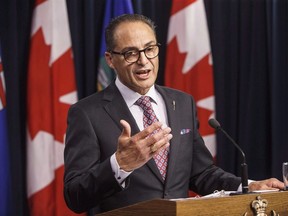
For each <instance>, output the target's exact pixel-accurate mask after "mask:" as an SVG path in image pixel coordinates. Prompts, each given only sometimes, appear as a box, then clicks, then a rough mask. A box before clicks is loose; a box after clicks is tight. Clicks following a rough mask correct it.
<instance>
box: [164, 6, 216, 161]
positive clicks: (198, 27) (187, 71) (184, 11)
mask: <svg viewBox="0 0 288 216" xmlns="http://www.w3.org/2000/svg"><path fill="white" fill-rule="evenodd" d="M165 68H166V69H165V85H166V86H169V87H173V88H176V89H179V90H182V91H185V92H187V93H189V94H191V95H193V97H194V99H195V101H196V106H197V111H198V118H199V122H200V129H199V131H200V134H201V135H202V136H203V139H204V141H205V144H206V146H207V147H208V149H209V150H210V152H211V153H212V155H213V156H214V157H215V156H216V136H215V132H214V130H213V129H212V128H210V127H209V126H208V120H209V118H211V117H213V116H214V113H215V102H214V101H215V98H214V83H213V70H212V57H211V49H210V41H209V33H208V26H207V21H206V13H205V7H204V2H203V0H173V2H172V10H171V17H170V20H169V29H168V39H167V53H166V65H165Z"/></svg>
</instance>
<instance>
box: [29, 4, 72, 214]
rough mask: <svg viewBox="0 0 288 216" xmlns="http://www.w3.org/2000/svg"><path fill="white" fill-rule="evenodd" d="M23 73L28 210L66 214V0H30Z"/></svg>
mask: <svg viewBox="0 0 288 216" xmlns="http://www.w3.org/2000/svg"><path fill="white" fill-rule="evenodd" d="M32 19H33V20H32V29H31V43H30V54H29V55H30V56H29V67H28V77H27V82H28V83H27V196H28V204H29V211H30V215H31V216H33V215H35V216H39V215H45V216H46V215H47V216H63V215H65V216H67V215H76V214H74V213H73V212H72V211H70V210H69V209H68V208H67V206H66V204H65V201H64V196H63V175H64V166H63V165H64V158H63V152H64V138H65V131H66V117H67V112H68V109H69V107H70V105H71V104H72V103H75V102H76V101H77V91H76V81H75V74H74V65H73V58H72V49H71V39H70V31H69V25H68V15H67V8H66V0H46V1H42V0H36V1H35V7H34V10H33V18H32Z"/></svg>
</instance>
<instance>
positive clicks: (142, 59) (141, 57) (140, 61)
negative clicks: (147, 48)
mask: <svg viewBox="0 0 288 216" xmlns="http://www.w3.org/2000/svg"><path fill="white" fill-rule="evenodd" d="M148 61H149V59H148V58H147V57H146V55H145V53H144V50H143V51H141V52H139V59H138V61H137V63H138V64H140V65H146V64H147V63H148Z"/></svg>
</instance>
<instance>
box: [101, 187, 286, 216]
mask: <svg viewBox="0 0 288 216" xmlns="http://www.w3.org/2000/svg"><path fill="white" fill-rule="evenodd" d="M257 200H261V202H262V201H263V200H265V202H266V201H267V203H268V204H267V206H266V207H265V208H264V207H263V208H264V209H262V211H264V213H265V212H266V214H267V215H275V216H276V215H278V214H279V215H281V216H282V215H284V216H285V215H287V216H288V191H278V192H267V193H251V194H243V195H235V196H224V197H201V198H187V199H175V200H164V199H156V200H149V201H145V202H140V203H137V204H134V205H131V206H127V207H124V208H119V209H115V210H112V211H109V212H105V213H102V214H99V215H100V216H116V215H117V216H121V215H123V216H124V215H125V216H132V215H133V216H134V215H137V216H158V215H159V216H160V215H161V216H164V215H165V216H175V215H177V216H188V215H189V216H191V215H205V216H207V215H208V216H209V215H213V216H215V215H237V216H238V215H246V216H250V215H259V216H260V214H257V212H256V210H255V209H254V208H253V207H252V202H253V201H257ZM261 202H260V203H261ZM262 203H263V202H262ZM260 207H261V206H260ZM270 213H271V214H270ZM272 213H273V214H272ZM274 213H275V214H274Z"/></svg>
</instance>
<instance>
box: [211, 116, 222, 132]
mask: <svg viewBox="0 0 288 216" xmlns="http://www.w3.org/2000/svg"><path fill="white" fill-rule="evenodd" d="M208 123H209V125H210V126H211V127H212V128H214V129H216V130H218V129H219V128H220V127H221V125H220V123H219V122H218V121H217V120H216V119H214V118H211V119H209V121H208Z"/></svg>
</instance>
